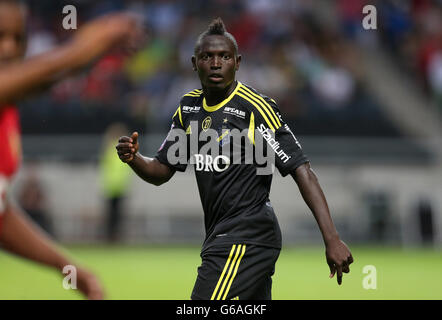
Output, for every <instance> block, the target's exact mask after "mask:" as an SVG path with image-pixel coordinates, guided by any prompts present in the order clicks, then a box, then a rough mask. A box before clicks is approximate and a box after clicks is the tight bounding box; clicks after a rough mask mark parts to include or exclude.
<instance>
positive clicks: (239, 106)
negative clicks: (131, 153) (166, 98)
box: [156, 83, 308, 250]
mask: <svg viewBox="0 0 442 320" xmlns="http://www.w3.org/2000/svg"><path fill="white" fill-rule="evenodd" d="M215 107H216V106H215ZM215 107H207V106H206V105H205V104H204V93H203V92H202V90H195V91H192V92H191V93H189V94H187V95H185V96H184V97H183V98H182V99H181V102H180V106H179V108H178V109H177V111H176V112H175V114H174V116H173V120H172V128H171V131H170V132H169V134H168V137H169V138H171V137H173V136H174V135H176V136H177V137H176V138H174V139H172V140H171V141H168V139H167V138H166V140H165V141H164V142H163V144H162V146H161V147H160V149H159V150H158V152H157V155H156V158H157V159H158V160H159V161H160V162H161V163H164V164H166V165H168V166H170V167H172V168H173V169H175V170H179V171H184V170H186V167H187V164H188V163H189V161H195V164H194V169H195V175H196V180H197V184H198V190H199V194H200V198H201V203H202V206H203V210H204V224H205V230H206V238H205V241H204V244H203V250H205V249H207V248H210V247H211V246H214V245H219V244H232V243H235V242H239V243H249V244H257V245H262V246H270V247H274V248H281V231H280V228H279V225H278V221H277V218H276V216H275V213H274V211H273V208H272V205H271V203H270V200H269V193H270V187H271V182H272V171H269V172H267V173H265V174H262V173H260V174H258V170H259V169H260V168H262V167H263V165H262V164H261V165H260V163H259V162H257V160H256V158H255V157H253V162H246V161H245V160H246V149H247V144H248V146H249V147H251V148H252V149H253V150H254V151H256V150H257V148H258V146H259V144H258V142H257V140H258V139H259V137H261V136H262V137H264V139H262V145H263V148H264V150H263V154H268V153H269V152H274V154H275V158H274V159H275V161H274V166H276V168H278V170H279V171H280V173H281V174H282V175H283V176H285V175H287V174H289V173H290V172H291V171H293V170H295V169H296V168H297V167H298V166H299V165H301V164H303V163H305V162H307V161H308V160H307V157H306V156H305V155H304V153H303V151H302V149H301V146H300V144H299V142H298V141H297V139H296V137H295V135H294V134H293V132H292V131H291V130H290V128H289V127H288V125H287V124H286V123H285V122H284V121H283V118H282V116H281V114H280V111H279V109H278V107H277V105H276V103H275V101H274V100H273V99H271V98H269V97H266V96H264V95H260V94H259V93H258V92H256V91H255V90H254V89H252V88H250V87H247V86H244V85H243V84H241V83H238V84H237V87H236V89H235V90H234V91H233V92H232V94H231V95H230V96H229V97H228V98H227V99H226V100H224V101H223V102H221V103H220V104H219V105H218V107H217V109H216V108H215ZM214 109H216V110H214ZM205 125H206V126H207V127H209V128H210V129H215V130H216V132H215V133H217V137H218V138H219V137H222V139H220V138H219V141H218V143H219V146H217V148H218V147H219V150H218V151H217V152H218V153H217V154H214V153H212V151H213V150H208V151H204V152H203V149H202V148H203V146H204V144H205V143H206V141H199V140H200V139H198V137H200V136H201V134H205V133H207V131H208V130H204V128H203V127H204V126H205ZM249 128H251V129H253V130H254V135H253V137H254V140H253V141H252V140H251V138H250V137H249V136H248V132H247V131H245V135H244V139H242V140H241V141H240V143H241V145H239V143H238V140H234V139H233V137H232V134H231V133H232V132H233V131H235V129H236V130H237V131H238V132H244V131H243V130H247V129H249ZM206 129H207V128H206ZM185 132H186V133H185ZM192 139H194V140H192ZM209 139H210V138H208V139H207V140H209ZM192 141H197V145H198V149H197V150H191V147H190V146H191V145H192V143H191V142H192ZM255 142H256V145H255V144H254V143H255ZM238 145H239V147H240V149H239V150H240V158H241V163H240V164H235V163H234V160H235V159H234V155H235V153H234V152H233V150H235V149H234V146H238ZM177 146H180V147H182V148H181V151H182V152H181V153H180V152H178V151H177V150H178V148H177ZM225 150H230V155H229V156H228V157H224V158H223V157H222V156H221V155H223V151H225ZM272 150H273V151H272ZM168 152H169V153H170V154H175V155H179V156H181V159H180V160H179V162H173V161H171V159H170V157H168ZM183 153H184V154H183ZM170 154H169V156H170ZM172 162H173V163H172Z"/></svg>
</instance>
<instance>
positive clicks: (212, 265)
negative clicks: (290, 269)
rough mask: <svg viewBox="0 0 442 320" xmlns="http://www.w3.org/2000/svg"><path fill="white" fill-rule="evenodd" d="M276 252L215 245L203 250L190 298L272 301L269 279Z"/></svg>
mask: <svg viewBox="0 0 442 320" xmlns="http://www.w3.org/2000/svg"><path fill="white" fill-rule="evenodd" d="M243 251H244V255H242V253H243ZM279 253H280V250H279V249H276V248H269V247H262V246H256V245H248V244H234V245H231V246H215V247H212V248H210V249H208V250H205V251H203V252H202V253H201V259H202V263H201V266H200V267H198V276H197V279H196V282H195V286H194V288H193V291H192V295H191V299H192V300H211V299H213V300H231V299H234V300H271V298H272V294H271V290H272V276H273V274H274V272H275V263H276V261H277V260H278V257H279ZM229 256H230V259H229ZM235 258H236V259H235ZM226 264H227V267H226ZM224 270H225V272H224V275H223V271H224ZM229 271H230V272H229ZM235 271H236V272H235ZM220 279H221V280H220Z"/></svg>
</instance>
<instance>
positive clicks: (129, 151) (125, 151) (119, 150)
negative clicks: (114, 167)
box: [117, 148, 134, 155]
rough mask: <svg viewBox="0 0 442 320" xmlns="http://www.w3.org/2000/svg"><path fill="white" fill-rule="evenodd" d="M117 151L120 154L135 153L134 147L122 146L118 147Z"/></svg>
mask: <svg viewBox="0 0 442 320" xmlns="http://www.w3.org/2000/svg"><path fill="white" fill-rule="evenodd" d="M117 153H118V155H125V154H127V153H134V149H133V148H120V149H117Z"/></svg>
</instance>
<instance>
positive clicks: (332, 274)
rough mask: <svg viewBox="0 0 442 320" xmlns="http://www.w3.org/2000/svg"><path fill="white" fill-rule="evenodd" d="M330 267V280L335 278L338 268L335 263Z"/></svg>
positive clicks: (330, 264)
mask: <svg viewBox="0 0 442 320" xmlns="http://www.w3.org/2000/svg"><path fill="white" fill-rule="evenodd" d="M328 266H329V268H330V275H329V278H333V277H334V276H335V273H336V267H335V265H334V264H333V263H329V264H328Z"/></svg>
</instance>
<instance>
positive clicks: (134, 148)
mask: <svg viewBox="0 0 442 320" xmlns="http://www.w3.org/2000/svg"><path fill="white" fill-rule="evenodd" d="M115 148H116V149H117V153H118V157H119V158H120V159H121V161H123V162H125V163H128V162H131V161H132V160H133V159H134V157H135V155H136V153H137V152H138V149H139V148H140V145H139V143H138V132H134V133H132V135H131V136H130V137H126V136H124V137H120V139H118V144H117V145H116V147H115Z"/></svg>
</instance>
